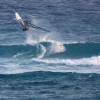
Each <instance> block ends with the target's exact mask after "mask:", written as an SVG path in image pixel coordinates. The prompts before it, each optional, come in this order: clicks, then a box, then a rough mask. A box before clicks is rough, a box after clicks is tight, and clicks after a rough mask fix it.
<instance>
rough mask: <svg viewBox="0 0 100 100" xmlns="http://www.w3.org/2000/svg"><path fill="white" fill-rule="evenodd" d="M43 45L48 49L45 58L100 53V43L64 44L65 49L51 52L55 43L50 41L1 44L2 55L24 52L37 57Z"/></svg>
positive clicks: (78, 56) (11, 55)
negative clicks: (27, 43)
mask: <svg viewBox="0 0 100 100" xmlns="http://www.w3.org/2000/svg"><path fill="white" fill-rule="evenodd" d="M41 45H43V46H44V48H45V49H46V52H45V55H44V58H45V57H49V58H52V57H54V58H88V57H92V56H99V55H100V44H99V43H75V44H64V45H63V46H64V47H65V51H63V52H58V53H56V52H55V51H52V52H51V49H52V48H54V47H53V46H54V45H53V44H52V43H50V42H41V43H40V44H36V45H1V46H0V55H1V57H13V56H14V55H17V54H20V55H21V54H22V55H23V57H24V56H26V58H27V57H36V55H38V54H39V53H40V52H43V51H41V49H42V48H41ZM55 46H56V45H55ZM56 49H58V48H56ZM50 52H51V53H50Z"/></svg>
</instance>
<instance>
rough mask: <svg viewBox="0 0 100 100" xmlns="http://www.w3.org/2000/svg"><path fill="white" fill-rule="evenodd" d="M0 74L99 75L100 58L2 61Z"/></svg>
mask: <svg viewBox="0 0 100 100" xmlns="http://www.w3.org/2000/svg"><path fill="white" fill-rule="evenodd" d="M0 63H1V65H0V74H18V73H25V72H34V71H51V72H76V73H98V74H100V56H95V57H90V58H81V59H54V58H52V59H43V58H42V59H40V58H39V59H38V58H33V59H32V60H28V59H26V60H22V61H19V59H15V58H13V59H9V58H8V59H7V58H6V59H2V61H0Z"/></svg>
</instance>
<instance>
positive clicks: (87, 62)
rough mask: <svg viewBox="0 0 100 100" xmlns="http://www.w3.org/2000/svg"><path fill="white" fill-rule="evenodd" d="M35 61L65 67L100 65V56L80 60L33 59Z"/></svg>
mask: <svg viewBox="0 0 100 100" xmlns="http://www.w3.org/2000/svg"><path fill="white" fill-rule="evenodd" d="M32 60H33V61H37V62H43V63H46V64H65V65H97V66H99V65H100V56H93V57H90V58H80V59H57V58H55V59H35V58H33V59H32Z"/></svg>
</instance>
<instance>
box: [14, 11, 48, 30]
mask: <svg viewBox="0 0 100 100" xmlns="http://www.w3.org/2000/svg"><path fill="white" fill-rule="evenodd" d="M15 17H16V20H17V21H18V22H19V24H20V25H21V27H22V29H23V31H26V30H28V29H29V26H28V24H29V23H28V21H24V20H23V19H22V17H21V16H20V14H19V13H18V12H15ZM30 27H32V28H35V29H39V30H42V31H45V32H50V31H49V30H47V29H45V28H42V27H39V26H36V25H34V24H31V23H30Z"/></svg>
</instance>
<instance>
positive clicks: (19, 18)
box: [15, 12, 29, 31]
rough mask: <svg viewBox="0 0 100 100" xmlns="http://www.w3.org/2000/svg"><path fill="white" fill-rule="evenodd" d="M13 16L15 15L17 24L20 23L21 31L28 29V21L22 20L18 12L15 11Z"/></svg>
mask: <svg viewBox="0 0 100 100" xmlns="http://www.w3.org/2000/svg"><path fill="white" fill-rule="evenodd" d="M15 17H16V20H17V21H18V22H19V24H20V25H21V27H22V29H23V31H26V30H28V28H29V27H28V22H27V21H24V20H23V19H22V18H21V16H20V15H19V13H18V12H16V13H15Z"/></svg>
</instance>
